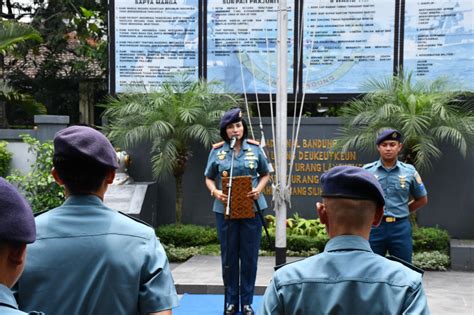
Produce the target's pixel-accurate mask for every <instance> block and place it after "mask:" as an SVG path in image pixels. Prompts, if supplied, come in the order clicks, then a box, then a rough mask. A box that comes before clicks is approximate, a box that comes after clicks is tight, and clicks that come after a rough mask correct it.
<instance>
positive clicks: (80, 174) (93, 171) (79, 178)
mask: <svg viewBox="0 0 474 315" xmlns="http://www.w3.org/2000/svg"><path fill="white" fill-rule="evenodd" d="M53 166H54V168H55V169H56V172H57V173H58V176H59V178H60V179H61V180H62V181H63V182H64V186H66V188H67V189H68V191H69V192H70V193H71V194H72V195H84V194H90V193H93V192H96V191H98V190H99V188H100V186H101V185H102V183H103V182H104V180H105V177H106V176H107V172H108V171H109V170H112V168H110V167H108V166H105V165H103V164H100V163H97V162H96V161H95V160H92V159H90V158H85V157H74V158H71V157H64V156H56V155H55V156H54V157H53Z"/></svg>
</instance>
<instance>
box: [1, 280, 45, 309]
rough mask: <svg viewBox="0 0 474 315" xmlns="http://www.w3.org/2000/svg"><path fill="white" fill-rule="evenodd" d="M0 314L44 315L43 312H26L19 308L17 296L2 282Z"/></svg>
mask: <svg viewBox="0 0 474 315" xmlns="http://www.w3.org/2000/svg"><path fill="white" fill-rule="evenodd" d="M0 314H1V315H25V314H30V315H35V314H36V315H42V314H44V313H41V312H31V313H25V312H22V311H20V310H18V304H17V303H16V300H15V297H14V296H13V293H12V291H10V289H9V288H8V287H6V286H4V285H3V284H0Z"/></svg>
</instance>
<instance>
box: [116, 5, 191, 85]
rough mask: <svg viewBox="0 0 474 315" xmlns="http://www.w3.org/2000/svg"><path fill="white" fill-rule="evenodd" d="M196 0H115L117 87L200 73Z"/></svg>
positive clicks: (189, 76) (163, 80) (156, 82)
mask: <svg viewBox="0 0 474 315" xmlns="http://www.w3.org/2000/svg"><path fill="white" fill-rule="evenodd" d="M198 9H199V7H198V0H133V1H130V0H115V2H114V10H115V27H114V31H115V51H114V52H113V53H115V69H114V71H115V92H118V93H120V92H127V91H137V90H139V91H143V90H145V91H150V90H156V89H157V88H158V87H159V86H160V85H161V83H163V82H166V81H170V80H173V78H174V77H176V76H177V75H178V74H179V75H181V76H183V75H184V76H187V77H188V78H189V79H192V80H196V79H197V77H198V39H199V37H198V13H199V12H198Z"/></svg>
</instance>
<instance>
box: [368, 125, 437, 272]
mask: <svg viewBox="0 0 474 315" xmlns="http://www.w3.org/2000/svg"><path fill="white" fill-rule="evenodd" d="M401 140H402V135H401V134H400V132H398V131H397V130H394V129H386V130H383V131H381V132H380V133H379V135H378V137H377V139H376V144H377V150H378V151H379V153H380V159H379V160H378V161H376V162H373V163H370V164H367V165H364V168H365V169H367V170H368V171H369V172H371V173H372V174H374V175H375V177H376V178H377V179H378V181H379V183H380V185H382V188H383V191H384V196H385V209H384V217H383V220H382V223H381V224H380V226H378V227H374V228H373V229H372V231H371V232H370V246H371V247H372V250H373V251H374V252H375V253H377V254H379V255H382V256H385V254H386V253H387V251H388V252H389V254H390V255H393V256H395V257H398V258H400V259H403V260H405V261H407V262H410V263H411V259H412V253H413V241H412V232H411V224H410V220H408V216H409V214H410V213H411V212H415V211H416V210H418V209H420V208H421V207H423V206H424V205H426V204H427V203H428V197H427V192H426V189H425V186H424V185H423V181H422V180H421V177H420V175H419V174H418V172H417V171H416V169H415V167H413V165H410V164H406V163H403V162H400V161H399V160H398V154H399V153H400V151H401V150H402V147H403V144H402V143H401Z"/></svg>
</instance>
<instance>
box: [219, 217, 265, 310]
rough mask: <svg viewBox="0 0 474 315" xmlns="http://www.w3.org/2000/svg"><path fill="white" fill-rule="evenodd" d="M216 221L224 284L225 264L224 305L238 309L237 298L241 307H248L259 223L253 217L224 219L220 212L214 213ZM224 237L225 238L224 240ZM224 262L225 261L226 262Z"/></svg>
mask: <svg viewBox="0 0 474 315" xmlns="http://www.w3.org/2000/svg"><path fill="white" fill-rule="evenodd" d="M216 222H217V233H218V236H219V241H220V244H221V261H222V278H223V280H224V283H226V279H225V277H226V274H225V266H226V265H228V267H229V269H228V273H229V274H228V275H227V278H228V279H227V280H228V282H227V292H226V294H227V303H229V304H234V305H237V306H238V305H239V295H240V304H241V305H251V304H252V301H253V293H254V289H255V279H256V276H257V263H258V250H259V248H260V240H261V238H262V223H261V221H260V219H259V218H258V217H257V215H255V217H254V218H251V219H229V220H226V219H225V218H224V214H222V213H216ZM227 237H229V239H228V240H227ZM227 259H229V260H228V261H227ZM239 266H240V270H239ZM239 280H240V281H239ZM239 284H240V292H239ZM239 293H240V294H239Z"/></svg>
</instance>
